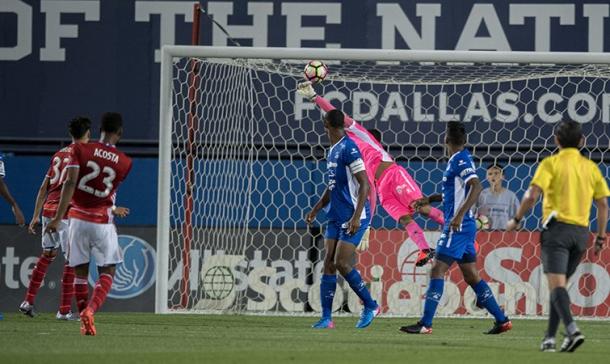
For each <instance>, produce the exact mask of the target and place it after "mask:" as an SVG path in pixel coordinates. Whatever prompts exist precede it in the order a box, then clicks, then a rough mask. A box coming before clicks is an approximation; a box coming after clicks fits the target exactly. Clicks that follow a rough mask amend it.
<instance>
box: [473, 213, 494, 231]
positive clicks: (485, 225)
mask: <svg viewBox="0 0 610 364" xmlns="http://www.w3.org/2000/svg"><path fill="white" fill-rule="evenodd" d="M476 223H477V230H488V229H489V228H490V227H491V221H490V220H489V217H487V216H485V215H478V216H477V219H476Z"/></svg>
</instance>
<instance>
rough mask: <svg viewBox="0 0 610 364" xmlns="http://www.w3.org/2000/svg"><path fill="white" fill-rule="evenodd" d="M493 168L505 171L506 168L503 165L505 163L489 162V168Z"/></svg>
mask: <svg viewBox="0 0 610 364" xmlns="http://www.w3.org/2000/svg"><path fill="white" fill-rule="evenodd" d="M492 168H496V169H499V170H500V171H503V170H504V166H503V165H501V164H500V163H491V164H488V165H487V170H490V169H492Z"/></svg>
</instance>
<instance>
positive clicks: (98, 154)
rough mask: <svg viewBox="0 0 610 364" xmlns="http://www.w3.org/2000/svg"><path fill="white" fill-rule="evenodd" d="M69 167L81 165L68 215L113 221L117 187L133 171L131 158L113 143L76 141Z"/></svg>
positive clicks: (101, 222)
mask: <svg viewBox="0 0 610 364" xmlns="http://www.w3.org/2000/svg"><path fill="white" fill-rule="evenodd" d="M66 168H79V172H78V182H77V184H76V190H75V191H74V196H73V197H72V204H71V207H70V212H69V213H68V217H71V218H75V219H79V220H85V221H89V222H94V223H98V224H110V223H112V217H113V215H112V206H113V205H114V201H115V197H116V190H117V188H118V187H119V185H120V184H121V182H123V180H124V179H125V178H126V177H127V174H128V173H129V171H130V170H131V159H130V158H129V157H128V156H127V155H125V153H123V152H121V151H120V150H118V149H117V148H116V147H115V146H113V145H110V144H104V143H100V142H94V143H87V144H75V145H73V146H72V153H71V158H70V162H69V163H68V165H67V166H66Z"/></svg>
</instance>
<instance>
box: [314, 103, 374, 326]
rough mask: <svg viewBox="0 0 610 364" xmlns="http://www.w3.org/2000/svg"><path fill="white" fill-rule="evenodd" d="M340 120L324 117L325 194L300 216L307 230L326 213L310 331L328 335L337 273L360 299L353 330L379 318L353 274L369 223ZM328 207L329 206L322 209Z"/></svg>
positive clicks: (360, 172)
mask: <svg viewBox="0 0 610 364" xmlns="http://www.w3.org/2000/svg"><path fill="white" fill-rule="evenodd" d="M343 125H344V115H343V113H342V112H341V111H339V110H330V111H329V112H328V113H326V114H325V115H324V129H326V132H327V134H328V137H329V139H330V142H331V145H332V147H331V148H330V149H329V150H328V156H327V161H326V163H327V170H326V176H325V178H326V182H327V187H326V191H324V194H323V195H322V197H321V198H320V201H318V203H317V204H316V205H315V206H314V207H313V209H312V210H311V212H310V213H308V214H307V215H306V216H305V221H306V222H307V223H308V224H311V223H312V222H313V220H314V219H315V218H316V215H317V213H318V212H319V211H320V210H321V209H323V208H325V207H326V209H325V211H326V215H327V217H328V222H327V224H326V231H325V233H324V248H325V249H326V256H325V257H324V272H323V273H324V274H323V275H322V282H321V284H320V301H321V304H322V318H321V319H320V321H318V322H316V323H315V324H314V325H313V327H314V328H317V329H332V328H334V327H335V324H334V323H333V320H332V316H331V313H332V306H333V298H334V296H335V289H336V287H337V271H339V273H340V274H341V275H342V276H343V278H344V279H345V280H346V281H347V283H348V284H349V286H350V287H351V288H352V290H354V292H355V293H356V294H357V295H358V297H360V299H361V300H362V302H363V303H364V308H363V310H362V313H361V314H360V320H358V323H357V324H356V327H357V328H360V329H362V328H365V327H367V326H369V325H370V324H371V322H372V321H373V319H374V318H375V316H377V315H378V314H379V305H378V304H377V302H375V301H374V300H373V298H372V297H371V294H370V293H369V290H368V289H367V287H366V285H365V283H364V281H363V280H362V277H361V276H360V273H359V272H358V271H357V270H356V269H355V268H354V266H353V262H354V261H355V255H356V247H357V246H358V244H360V240H361V239H362V236H363V235H364V232H365V231H366V229H367V228H368V226H369V223H370V206H369V202H368V192H369V189H370V186H369V182H368V178H367V174H366V171H365V167H364V162H363V161H362V156H361V155H360V150H359V149H358V147H357V146H356V143H355V142H354V141H353V140H351V139H350V138H349V137H347V136H346V135H345V131H344V129H343ZM327 205H328V206H327Z"/></svg>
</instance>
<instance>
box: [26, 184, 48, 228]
mask: <svg viewBox="0 0 610 364" xmlns="http://www.w3.org/2000/svg"><path fill="white" fill-rule="evenodd" d="M48 188H49V177H48V176H45V177H44V179H43V180H42V184H41V185H40V187H39V188H38V194H37V195H36V204H35V205H34V214H33V215H32V220H31V221H30V225H29V227H28V231H29V232H30V234H36V226H37V225H38V223H39V222H40V212H41V211H42V206H43V205H44V200H45V199H46V197H47V190H48Z"/></svg>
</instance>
